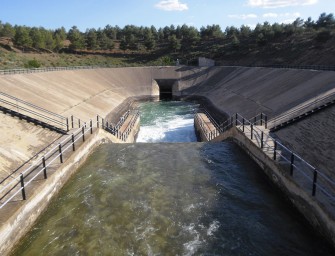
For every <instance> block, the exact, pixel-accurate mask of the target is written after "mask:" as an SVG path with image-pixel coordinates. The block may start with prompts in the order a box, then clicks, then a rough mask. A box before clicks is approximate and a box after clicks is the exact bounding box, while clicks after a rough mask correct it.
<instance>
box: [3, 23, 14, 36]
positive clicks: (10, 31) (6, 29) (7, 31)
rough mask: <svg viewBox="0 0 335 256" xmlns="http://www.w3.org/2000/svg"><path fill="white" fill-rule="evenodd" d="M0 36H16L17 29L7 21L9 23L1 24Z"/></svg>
mask: <svg viewBox="0 0 335 256" xmlns="http://www.w3.org/2000/svg"><path fill="white" fill-rule="evenodd" d="M0 36H4V37H10V38H14V36H15V29H14V28H13V26H12V25H11V24H9V23H8V22H7V23H5V24H3V25H1V29H0Z"/></svg>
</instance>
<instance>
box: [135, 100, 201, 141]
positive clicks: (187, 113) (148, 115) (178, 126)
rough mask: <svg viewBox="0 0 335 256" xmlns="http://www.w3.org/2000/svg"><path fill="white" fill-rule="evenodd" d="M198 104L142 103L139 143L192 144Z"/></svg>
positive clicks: (172, 102) (194, 139) (195, 139)
mask: <svg viewBox="0 0 335 256" xmlns="http://www.w3.org/2000/svg"><path fill="white" fill-rule="evenodd" d="M197 108H198V104H193V103H186V102H183V101H158V102H157V101H156V102H146V103H142V104H141V106H140V111H141V113H142V114H141V129H140V132H139V134H138V137H137V142H192V141H197V138H196V136H195V132H194V112H195V111H196V109H197Z"/></svg>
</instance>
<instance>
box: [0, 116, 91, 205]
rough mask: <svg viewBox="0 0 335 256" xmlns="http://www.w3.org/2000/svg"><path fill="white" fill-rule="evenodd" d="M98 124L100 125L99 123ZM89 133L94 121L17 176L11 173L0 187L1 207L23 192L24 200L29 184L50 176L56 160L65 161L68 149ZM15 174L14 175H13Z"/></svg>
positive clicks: (71, 148) (72, 147) (73, 149)
mask: <svg viewBox="0 0 335 256" xmlns="http://www.w3.org/2000/svg"><path fill="white" fill-rule="evenodd" d="M97 126H98V125H97ZM87 133H90V134H92V133H93V122H92V120H91V121H90V122H89V126H88V125H87V124H86V123H84V125H83V126H82V127H81V128H79V129H77V130H76V131H75V132H74V133H72V134H71V135H69V136H67V137H66V138H65V139H64V140H62V141H61V142H60V143H58V145H56V146H54V147H53V148H52V149H50V150H49V151H48V152H47V153H46V154H45V155H44V156H43V157H41V158H39V159H37V160H36V161H34V163H31V166H30V167H29V168H27V169H25V170H24V171H22V172H21V173H20V174H17V175H16V176H14V175H11V178H12V180H11V181H9V182H7V183H6V184H4V185H3V186H2V187H1V189H0V203H1V204H0V209H1V208H3V207H4V206H5V205H6V204H7V203H8V202H10V201H11V200H12V199H14V198H18V197H19V196H20V194H21V197H22V200H26V198H27V193H26V189H27V188H28V187H29V185H30V184H31V183H32V182H33V181H34V180H36V178H37V177H38V176H42V175H43V178H44V179H47V177H48V171H47V170H48V169H49V168H50V167H51V165H52V164H53V163H55V162H56V161H58V160H59V161H60V163H63V161H64V158H63V155H64V153H66V152H67V151H70V150H72V151H75V150H76V142H77V141H78V140H81V139H82V140H83V141H85V135H86V134H87ZM13 176H14V177H13Z"/></svg>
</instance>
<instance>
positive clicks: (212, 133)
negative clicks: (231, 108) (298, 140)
mask: <svg viewBox="0 0 335 256" xmlns="http://www.w3.org/2000/svg"><path fill="white" fill-rule="evenodd" d="M200 114H204V115H205V116H206V117H207V118H208V120H209V121H210V123H211V124H212V125H213V127H214V129H213V127H211V126H210V125H209V124H208V122H206V121H207V120H204V118H203V116H202V115H200ZM194 117H195V122H197V124H198V125H199V126H200V129H201V130H202V134H204V135H205V137H206V139H207V141H211V140H212V139H214V138H215V137H216V136H218V135H219V134H220V126H219V125H218V124H217V122H216V121H215V119H214V118H213V117H212V116H211V115H210V114H209V112H208V111H207V110H206V109H204V108H200V109H198V110H197V113H196V115H195V116H194Z"/></svg>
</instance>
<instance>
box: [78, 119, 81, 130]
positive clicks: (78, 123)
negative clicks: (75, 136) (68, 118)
mask: <svg viewBox="0 0 335 256" xmlns="http://www.w3.org/2000/svg"><path fill="white" fill-rule="evenodd" d="M78 127H79V128H80V127H81V125H80V119H78Z"/></svg>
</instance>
